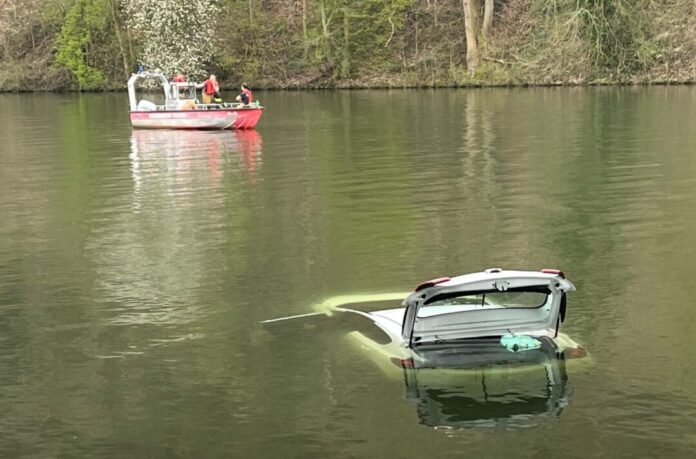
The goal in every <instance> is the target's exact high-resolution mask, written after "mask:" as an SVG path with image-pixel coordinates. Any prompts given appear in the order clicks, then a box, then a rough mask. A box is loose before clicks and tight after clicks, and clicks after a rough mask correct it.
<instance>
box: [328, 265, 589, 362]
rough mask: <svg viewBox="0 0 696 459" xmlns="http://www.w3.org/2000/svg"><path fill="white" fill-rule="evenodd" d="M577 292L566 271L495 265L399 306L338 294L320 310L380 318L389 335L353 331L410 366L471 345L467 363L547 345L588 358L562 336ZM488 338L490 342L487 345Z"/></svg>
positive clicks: (442, 281) (430, 286) (427, 286)
mask: <svg viewBox="0 0 696 459" xmlns="http://www.w3.org/2000/svg"><path fill="white" fill-rule="evenodd" d="M574 290H575V286H574V285H573V284H572V283H571V282H570V281H569V280H567V279H566V278H565V275H564V274H563V272H562V271H560V270H556V269H544V270H542V271H505V270H502V269H499V268H492V269H487V270H485V271H483V272H479V273H472V274H466V275H462V276H457V277H452V278H449V277H442V278H438V279H433V280H431V281H427V282H424V283H422V284H420V285H419V286H418V287H416V289H415V291H414V292H413V293H411V294H409V295H408V296H407V297H406V299H405V300H403V303H402V304H401V307H397V308H390V309H383V310H377V311H372V312H368V311H364V310H358V309H355V307H353V308H348V307H346V306H354V305H357V304H358V303H363V304H367V303H375V302H385V301H388V300H394V299H396V298H398V297H401V298H403V294H399V293H395V294H380V295H360V296H352V297H335V298H334V299H330V300H327V301H326V302H324V303H322V304H321V305H318V306H317V307H315V309H317V311H318V312H326V313H331V312H332V311H337V312H351V313H356V314H360V315H361V316H363V317H366V318H368V319H370V320H372V321H373V322H374V324H375V325H376V326H377V327H378V328H379V329H380V330H381V331H382V332H384V334H385V336H384V337H381V338H375V337H374V335H373V334H372V333H369V335H370V337H368V336H366V335H365V334H363V333H362V332H360V331H355V332H353V333H352V334H353V336H354V337H356V338H358V339H359V340H361V341H362V342H363V343H364V344H366V345H370V346H371V347H373V348H374V349H376V350H380V352H382V353H384V354H385V355H388V356H390V357H400V358H401V359H402V360H403V364H404V365H410V366H414V367H419V366H440V365H442V364H444V365H446V366H450V363H452V362H449V361H450V360H452V359H445V360H443V359H442V357H439V356H441V354H442V353H441V352H431V351H435V350H438V349H442V348H443V347H444V348H452V347H458V348H459V347H461V346H466V345H469V346H474V347H476V348H477V351H476V352H466V354H467V355H468V358H467V359H466V360H467V362H469V363H470V364H471V365H473V366H476V362H477V361H480V362H481V363H484V362H487V361H489V360H490V358H491V357H494V356H498V357H499V358H502V357H504V360H525V358H524V357H522V355H523V354H524V353H525V352H529V351H532V350H535V349H542V348H543V349H544V350H548V349H549V348H550V349H553V350H554V352H556V353H559V354H560V353H564V354H567V355H566V357H581V356H584V354H585V352H584V349H582V348H581V347H580V346H579V345H578V344H577V343H575V342H574V341H573V340H571V339H570V338H569V337H568V336H566V335H564V334H562V333H560V328H561V324H562V323H563V322H564V320H565V315H566V309H567V293H568V292H572V291H574ZM482 343H486V344H487V345H490V346H488V347H486V348H485V349H481V348H480V345H481V344H482ZM472 350H473V349H472ZM499 353H500V354H499ZM511 354H520V356H518V357H513V356H512V355H511ZM462 363H463V362H462Z"/></svg>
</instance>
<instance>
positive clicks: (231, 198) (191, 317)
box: [86, 130, 261, 357]
mask: <svg viewBox="0 0 696 459" xmlns="http://www.w3.org/2000/svg"><path fill="white" fill-rule="evenodd" d="M129 157H130V161H131V166H130V169H131V178H132V183H133V189H132V205H131V211H126V209H122V212H121V213H120V214H119V216H118V218H109V224H108V226H104V227H95V228H94V229H93V230H92V233H91V237H90V238H89V240H88V241H87V243H86V249H87V251H88V253H89V254H90V256H91V259H92V261H93V264H94V267H93V269H94V272H95V273H96V274H97V279H98V281H97V283H96V285H95V288H96V291H97V294H98V297H99V299H100V301H101V302H103V303H104V304H105V305H107V306H106V307H105V309H104V312H105V314H107V315H108V316H109V317H108V319H106V323H108V324H110V325H140V326H150V327H159V328H158V329H157V330H158V331H154V332H153V331H151V333H152V336H151V337H150V338H148V346H159V345H163V344H166V343H170V342H171V343H174V342H180V341H183V340H193V339H200V338H201V337H203V336H205V333H201V332H198V329H197V328H193V329H191V328H182V329H181V330H177V329H171V330H167V329H166V328H162V327H170V326H172V325H179V326H181V325H185V324H189V327H190V326H191V325H195V324H197V323H199V322H200V321H201V320H204V319H205V318H206V317H208V315H209V313H210V311H209V310H208V309H207V308H206V305H205V304H203V303H202V302H201V300H200V297H201V295H202V294H205V293H206V292H207V291H208V290H209V289H210V288H211V285H210V280H209V278H208V277H207V275H206V273H207V272H208V271H209V270H210V269H211V268H212V269H216V268H215V266H214V261H213V260H214V257H211V256H210V251H209V250H207V248H206V247H208V246H209V245H210V244H214V245H215V244H219V245H224V244H225V243H226V242H225V241H226V240H228V239H229V235H227V234H226V233H225V231H224V228H225V227H226V226H227V225H228V223H227V222H226V221H225V212H224V211H221V210H222V209H225V208H226V207H228V206H230V205H232V206H234V205H235V204H234V203H235V202H236V201H237V200H239V199H241V194H240V191H239V189H238V181H239V180H242V179H244V178H246V180H249V181H252V180H253V175H254V174H255V173H256V171H257V169H258V167H259V166H260V164H261V135H260V134H259V133H258V132H256V131H244V132H231V131H163V130H161V131H160V130H133V132H132V134H131V153H130V156H129ZM115 207H117V206H115ZM216 241H217V242H216ZM124 353H126V354H134V353H138V351H137V350H127V351H123V350H120V351H115V352H114V354H115V355H124ZM100 356H101V357H110V356H111V355H100Z"/></svg>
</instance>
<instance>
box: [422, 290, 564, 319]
mask: <svg viewBox="0 0 696 459" xmlns="http://www.w3.org/2000/svg"><path fill="white" fill-rule="evenodd" d="M550 298H551V295H550V292H549V290H548V289H547V288H534V287H532V288H530V287H526V288H520V289H510V290H506V291H499V290H486V291H477V292H459V293H447V294H443V295H438V296H435V297H433V298H432V299H431V300H430V301H429V302H427V303H426V304H424V305H422V306H421V307H420V308H419V309H418V315H417V317H432V316H435V315H440V314H449V313H457V312H466V311H478V310H490V309H538V308H541V307H542V306H544V305H546V304H548V303H549V301H550Z"/></svg>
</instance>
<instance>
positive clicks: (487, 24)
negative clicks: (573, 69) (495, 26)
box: [481, 0, 494, 40]
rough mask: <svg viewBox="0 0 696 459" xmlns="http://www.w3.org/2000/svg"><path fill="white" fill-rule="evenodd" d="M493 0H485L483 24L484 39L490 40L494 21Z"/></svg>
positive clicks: (482, 33) (482, 34)
mask: <svg viewBox="0 0 696 459" xmlns="http://www.w3.org/2000/svg"><path fill="white" fill-rule="evenodd" d="M493 7H494V5H493V0H485V3H484V9H483V25H482V26H481V36H482V37H483V39H484V40H488V33H489V32H490V30H491V23H492V22H493Z"/></svg>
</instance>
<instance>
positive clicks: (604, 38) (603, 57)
mask: <svg viewBox="0 0 696 459" xmlns="http://www.w3.org/2000/svg"><path fill="white" fill-rule="evenodd" d="M645 4H646V2H645V1H643V0H637V1H636V0H634V1H632V2H631V3H628V2H627V1H625V0H575V5H576V6H575V8H576V9H575V11H574V13H573V16H572V20H577V21H579V22H580V23H581V25H582V31H583V33H584V36H585V37H586V40H587V43H588V45H589V50H590V55H591V57H592V61H593V62H594V63H595V65H597V66H598V67H600V68H605V69H608V70H614V71H616V73H618V74H621V73H623V72H626V71H635V70H638V69H640V68H641V67H643V66H645V65H646V64H648V63H649V62H646V61H645V60H641V59H640V56H639V55H638V54H637V50H638V48H640V47H641V46H642V44H643V42H644V41H645V27H644V22H643V21H642V18H641V15H640V14H639V10H638V9H639V8H641V7H643V6H645ZM646 57H648V56H643V59H645V58H646Z"/></svg>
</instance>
